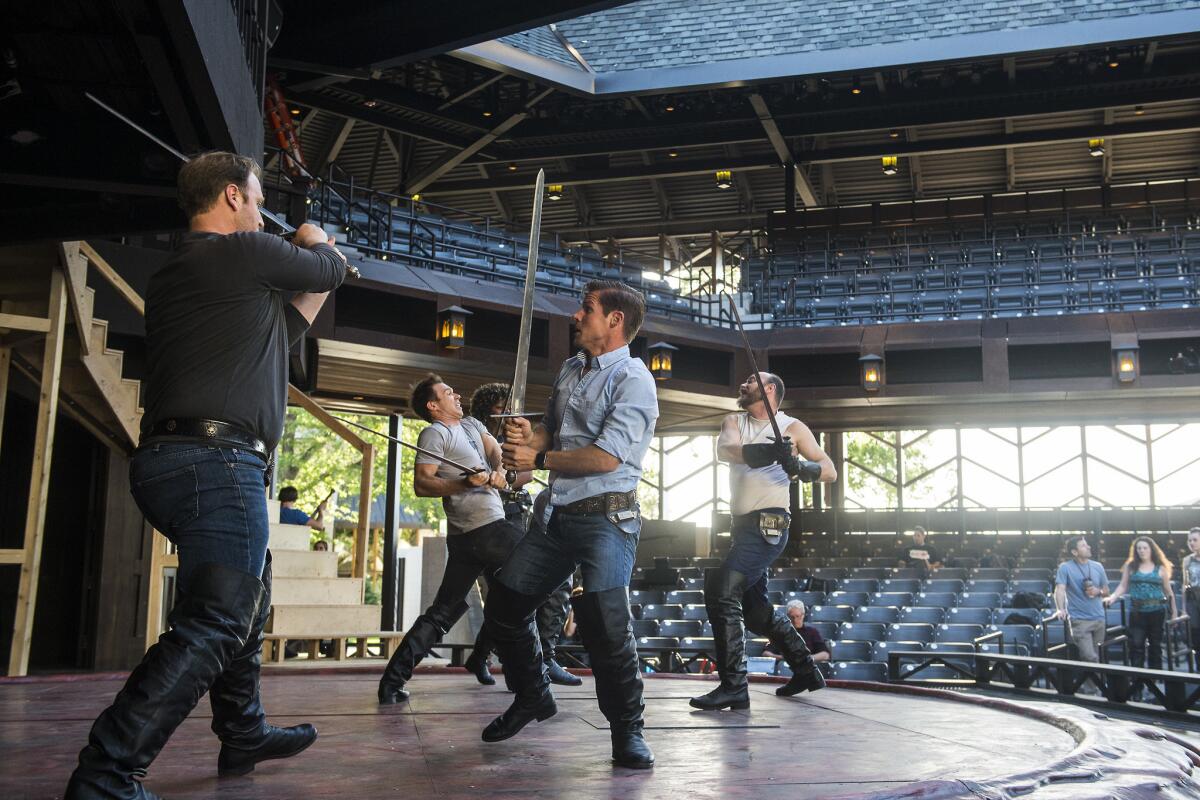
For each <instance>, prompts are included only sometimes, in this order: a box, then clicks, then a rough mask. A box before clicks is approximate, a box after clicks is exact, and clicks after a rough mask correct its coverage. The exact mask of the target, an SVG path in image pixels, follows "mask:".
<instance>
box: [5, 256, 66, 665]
mask: <svg viewBox="0 0 1200 800" xmlns="http://www.w3.org/2000/svg"><path fill="white" fill-rule="evenodd" d="M49 317H50V330H49V331H48V332H47V334H46V344H45V347H44V349H43V351H42V380H41V386H40V387H39V390H38V415H37V423H36V428H35V433H34V440H33V469H32V471H31V474H30V478H29V505H28V507H27V509H26V513H25V536H24V539H23V544H24V550H25V552H24V560H23V561H22V563H21V580H20V585H19V588H18V589H17V607H16V614H15V615H14V619H13V636H12V645H11V649H10V651H9V658H8V674H9V675H25V674H26V673H27V672H28V671H29V650H30V646H31V644H32V641H33V616H34V609H35V608H36V606H37V589H38V573H39V572H40V571H41V566H42V534H43V533H44V532H45V529H46V498H47V496H48V494H49V491H50V460H51V454H52V452H53V449H54V423H55V421H56V419H57V417H58V384H59V379H60V378H61V376H62V358H63V332H64V330H65V327H66V323H67V286H66V280H65V279H64V278H63V274H62V271H61V270H58V269H55V270H53V271H52V272H51V273H50V307H49Z"/></svg>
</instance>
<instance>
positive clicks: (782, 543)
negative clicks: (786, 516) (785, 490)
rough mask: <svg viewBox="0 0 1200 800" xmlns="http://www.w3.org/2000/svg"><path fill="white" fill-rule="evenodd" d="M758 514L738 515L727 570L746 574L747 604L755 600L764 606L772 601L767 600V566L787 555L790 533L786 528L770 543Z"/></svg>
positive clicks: (745, 599)
mask: <svg viewBox="0 0 1200 800" xmlns="http://www.w3.org/2000/svg"><path fill="white" fill-rule="evenodd" d="M763 510H764V511H775V512H780V513H784V512H786V511H787V509H783V508H769V509H763ZM756 516H757V515H751V514H747V515H745V516H743V517H734V523H733V528H732V530H731V531H730V536H731V538H732V539H733V546H732V547H730V548H729V554H728V555H726V556H725V569H728V570H732V571H733V572H740V573H741V574H743V575H745V576H746V593H745V595H744V597H743V603H748V602H750V601H755V602H756V603H757V604H759V605H762V604H768V603H769V601H768V599H767V567H769V566H771V564H772V563H774V561H775V559H777V558H779V556H780V555H782V554H783V550H784V548H785V547H787V543H788V532H787V530H786V529H784V531H783V535H782V536H780V537H779V541H778V542H776V543H775V544H768V543H767V541H766V540H765V539H763V537H762V534H761V533H759V528H758V524H757V522H755V521H754V520H755V518H756Z"/></svg>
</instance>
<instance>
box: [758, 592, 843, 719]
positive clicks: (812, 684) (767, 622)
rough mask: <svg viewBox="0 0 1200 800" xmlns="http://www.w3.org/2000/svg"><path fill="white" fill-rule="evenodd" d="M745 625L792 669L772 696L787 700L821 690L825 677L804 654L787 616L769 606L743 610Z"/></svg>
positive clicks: (806, 651)
mask: <svg viewBox="0 0 1200 800" xmlns="http://www.w3.org/2000/svg"><path fill="white" fill-rule="evenodd" d="M746 625H747V627H749V628H750V630H752V631H754V632H755V633H757V634H759V635H760V636H765V637H767V638H768V639H770V640H771V647H772V648H773V649H774V650H775V652H777V653H779V654H780V655H782V656H783V660H784V661H786V662H787V665H788V666H789V667H791V669H792V677H791V680H789V681H788V682H787V683H786V684H784V685H783V686H780V687H779V688H778V689H776V690H775V694H777V695H779V696H780V697H791V696H792V695H794V694H800V693H801V692H815V691H817V690H818V689H824V688H825V676H824V675H822V674H821V670H820V668H819V667H818V666H817V662H815V661H813V657H812V654H811V653H809V652H808V646H807V645H806V644H804V638H803V637H802V636H801V635H800V634H799V632H797V631H796V629H795V627H793V626H792V623H791V621H790V620H789V619H788V618H787V617H785V616H784V615H782V614H779V613H777V612H776V611H775V609H774V607H772V606H770V605H766V606H758V605H756V606H754V607H753V608H748V609H747V610H746Z"/></svg>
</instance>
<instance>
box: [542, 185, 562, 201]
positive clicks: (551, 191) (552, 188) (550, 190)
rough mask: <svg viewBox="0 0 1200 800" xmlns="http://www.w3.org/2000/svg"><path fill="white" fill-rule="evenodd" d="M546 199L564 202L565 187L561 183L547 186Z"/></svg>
mask: <svg viewBox="0 0 1200 800" xmlns="http://www.w3.org/2000/svg"><path fill="white" fill-rule="evenodd" d="M546 199H547V200H562V199H563V185H562V184H561V183H551V184H549V185H547V186H546Z"/></svg>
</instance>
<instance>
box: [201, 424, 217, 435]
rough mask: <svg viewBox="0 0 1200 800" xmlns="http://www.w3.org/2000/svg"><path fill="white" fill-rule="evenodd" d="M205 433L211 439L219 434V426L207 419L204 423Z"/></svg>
mask: <svg viewBox="0 0 1200 800" xmlns="http://www.w3.org/2000/svg"><path fill="white" fill-rule="evenodd" d="M204 435H205V436H207V437H208V438H210V439H211V438H213V437H215V436H216V435H217V426H216V425H214V424H212V423H211V422H207V421H206V422H205V423H204Z"/></svg>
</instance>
